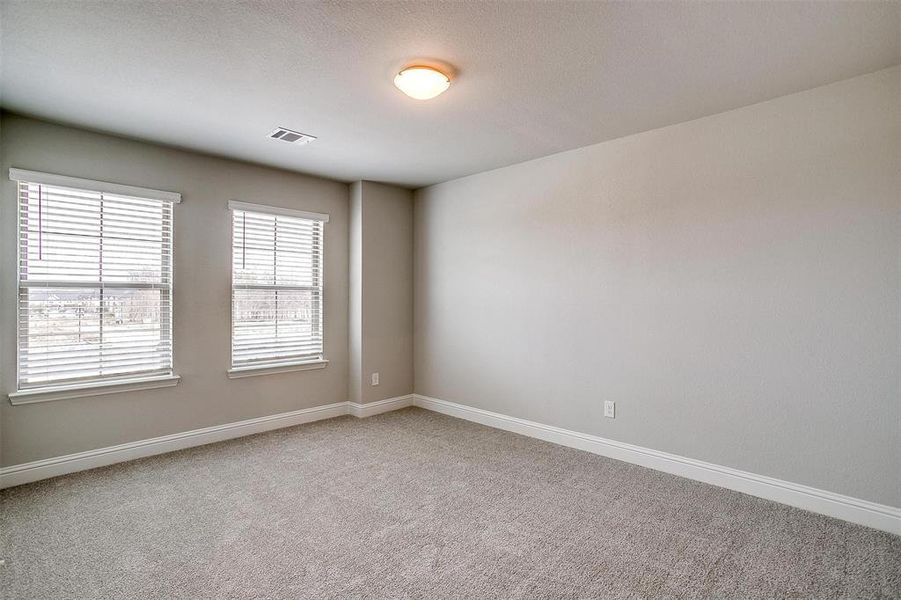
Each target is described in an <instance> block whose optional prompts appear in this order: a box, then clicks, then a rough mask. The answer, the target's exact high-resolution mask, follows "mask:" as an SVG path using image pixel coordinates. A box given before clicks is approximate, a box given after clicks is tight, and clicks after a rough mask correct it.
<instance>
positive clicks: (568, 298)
mask: <svg viewBox="0 0 901 600" xmlns="http://www.w3.org/2000/svg"><path fill="white" fill-rule="evenodd" d="M414 215H415V216H414V223H415V225H414V229H415V247H414V254H415V282H416V283H415V309H416V316H415V338H414V339H415V378H416V381H415V389H416V392H417V393H420V394H425V395H429V396H435V397H438V398H442V399H445V400H450V401H454V402H459V403H463V404H467V405H470V406H475V407H478V408H483V409H487V410H491V411H497V412H500V413H504V414H507V415H513V416H516V417H521V418H526V419H531V420H535V421H539V422H542V423H547V424H551V425H556V426H560V427H564V428H568V429H572V430H576V431H581V432H587V433H591V434H595V435H600V436H603V437H606V438H611V439H615V440H621V441H624V442H629V443H633V444H638V445H641V446H646V447H649V448H654V449H658V450H663V451H667V452H672V453H676V454H680V455H684V456H688V457H692V458H696V459H701V460H705V461H710V462H713V463H718V464H721V465H726V466H730V467H736V468H739V469H743V470H747V471H751V472H754V473H759V474H763V475H768V476H773V477H777V478H781V479H785V480H789V481H793V482H798V483H803V484H808V485H812V486H815V487H818V488H823V489H826V490H831V491H835V492H839V493H845V494H849V495H852V496H856V497H860V498H865V499H868V500H873V501H876V502H882V503H885V504H890V505H894V506H901V475H899V474H901V389H899V370H901V67H896V68H894V69H890V70H885V71H880V72H877V73H874V74H871V75H867V76H863V77H858V78H856V79H852V80H848V81H844V82H840V83H837V84H834V85H830V86H826V87H823V88H818V89H815V90H811V91H807V92H803V93H800V94H795V95H792V96H787V97H783V98H779V99H776V100H773V101H770V102H765V103H762V104H758V105H755V106H751V107H747V108H743V109H739V110H735V111H731V112H727V113H724V114H720V115H716V116H712V117H708V118H704V119H699V120H696V121H691V122H687V123H683V124H680V125H675V126H672V127H666V128H663V129H658V130H654V131H650V132H647V133H642V134H638V135H634V136H630V137H626V138H622V139H619V140H614V141H611V142H607V143H603V144H599V145H595V146H590V147H586V148H582V149H579V150H574V151H571V152H566V153H562V154H557V155H554V156H549V157H546V158H542V159H538V160H534V161H530V162H527V163H523V164H519V165H515V166H511V167H507V168H503V169H499V170H496V171H491V172H487V173H482V174H479V175H474V176H471V177H467V178H463V179H459V180H455V181H450V182H447V183H443V184H440V185H436V186H433V187H429V188H425V189H423V190H420V191H418V192H417V194H416V203H415V209H414ZM605 400H613V401H615V402H616V407H617V416H616V419H615V420H610V419H605V418H604V417H603V402H604V401H605Z"/></svg>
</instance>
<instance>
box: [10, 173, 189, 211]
mask: <svg viewBox="0 0 901 600" xmlns="http://www.w3.org/2000/svg"><path fill="white" fill-rule="evenodd" d="M9 178H10V179H11V180H12V181H18V182H23V183H38V184H41V185H52V186H57V187H64V188H71V189H75V190H91V191H96V192H105V193H108V194H117V195H120V196H130V197H134V198H150V199H153V200H162V201H163V202H173V203H176V204H177V203H179V202H181V194H179V193H178V192H167V191H164V190H154V189H151V188H145V187H138V186H134V185H124V184H121V183H110V182H108V181H96V180H93V179H82V178H80V177H69V176H68V175H56V174H54V173H41V172H40V171H27V170H25V169H15V168H11V169H10V170H9Z"/></svg>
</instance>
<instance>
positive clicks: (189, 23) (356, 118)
mask: <svg viewBox="0 0 901 600" xmlns="http://www.w3.org/2000/svg"><path fill="white" fill-rule="evenodd" d="M0 19H2V20H0V27H2V48H0V49H2V63H0V68H2V73H0V85H2V88H0V94H2V96H0V102H2V105H3V106H4V107H6V108H7V109H9V110H12V111H16V112H20V113H23V114H27V115H32V116H36V117H40V118H46V119H50V120H56V121H61V122H64V123H71V124H74V125H79V126H84V127H88V128H92V129H97V130H101V131H108V132H112V133H116V134H121V135H126V136H130V137H135V138H141V139H146V140H151V141H156V142H162V143H165V144H171V145H175V146H180V147H185V148H191V149H195V150H200V151H204V152H209V153H213V154H217V155H223V156H229V157H234V158H239V159H244V160H249V161H254V162H259V163H264V164H269V165H275V166H279V167H284V168H288V169H293V170H298V171H303V172H307V173H313V174H318V175H323V176H326V177H331V178H335V179H340V180H345V181H350V180H356V179H371V180H377V181H385V182H391V183H396V184H401V185H405V186H410V187H418V186H422V185H426V184H430V183H435V182H439V181H445V180H448V179H452V178H455V177H460V176H462V175H467V174H471V173H475V172H478V171H484V170H487V169H492V168H496V167H500V166H504V165H508V164H511V163H515V162H519V161H523V160H527V159H530V158H535V157H538V156H543V155H546V154H551V153H554V152H559V151H562V150H567V149H571V148H576V147H579V146H584V145H588V144H592V143H595V142H600V141H603V140H608V139H612V138H615V137H620V136H623V135H628V134H631V133H636V132H639V131H645V130H648V129H653V128H656V127H661V126H664V125H669V124H673V123H677V122H681V121H685V120H689V119H693V118H697V117H701V116H704V115H709V114H713V113H717V112H722V111H724V110H729V109H732V108H737V107H739V106H745V105H748V104H752V103H755V102H759V101H762V100H766V99H769V98H774V97H777V96H781V95H784V94H788V93H792V92H797V91H800V90H804V89H808V88H811V87H816V86H818V85H822V84H825V83H830V82H833V81H837V80H840V79H845V78H848V77H852V76H855V75H859V74H863V73H867V72H870V71H874V70H877V69H881V68H884V67H888V66H891V65H893V64H897V63H898V62H901V33H899V32H901V3H898V2H891V3H878V2H835V3H830V2H754V3H740V2H722V3H693V4H682V3H674V2H667V3H646V2H634V3H600V2H597V3H594V2H579V3H575V2H572V3H571V2H534V3H533V2H517V3H512V2H503V3H500V2H491V3H489V2H465V3H462V2H460V3H458V2H446V3H445V2H425V1H424V2H410V3H393V2H374V3H365V2H328V3H313V2H193V1H181V2H178V3H176V2H102V3H101V2H91V1H84V2H76V1H72V2H41V1H36V0H33V1H28V2H7V1H4V2H3V3H2V13H0ZM422 57H425V58H434V59H442V60H445V61H448V62H450V63H452V64H453V65H455V66H456V67H457V69H458V70H459V73H458V76H457V80H456V81H455V82H454V84H453V85H452V86H451V88H450V90H448V91H447V92H446V93H445V94H444V95H442V96H439V97H438V98H437V99H435V100H431V101H428V102H417V101H414V100H411V99H409V98H407V97H406V96H403V95H402V94H401V93H400V92H398V91H397V90H396V89H395V88H394V87H393V86H392V83H391V82H392V77H393V75H394V73H395V72H396V71H397V70H398V69H399V68H400V67H401V66H403V65H404V64H405V63H407V62H408V61H411V60H413V59H417V58H422ZM276 126H284V127H288V128H291V129H295V130H298V131H302V132H305V133H310V134H313V135H316V136H318V137H319V140H317V141H316V142H314V143H313V144H310V145H307V146H291V145H288V144H285V143H281V142H277V141H272V140H269V139H267V137H266V135H267V133H268V132H269V131H271V130H272V129H273V128H275V127H276ZM23 166H25V167H27V165H23Z"/></svg>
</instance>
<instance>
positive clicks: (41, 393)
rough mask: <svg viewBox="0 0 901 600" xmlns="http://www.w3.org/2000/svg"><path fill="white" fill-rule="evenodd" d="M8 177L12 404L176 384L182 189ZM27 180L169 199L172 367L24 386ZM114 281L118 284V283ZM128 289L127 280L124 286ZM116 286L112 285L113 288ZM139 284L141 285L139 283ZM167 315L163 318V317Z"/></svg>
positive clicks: (21, 174) (23, 173)
mask: <svg viewBox="0 0 901 600" xmlns="http://www.w3.org/2000/svg"><path fill="white" fill-rule="evenodd" d="M9 179H10V180H11V181H13V182H14V183H15V186H14V188H13V189H14V190H15V195H16V199H15V202H16V235H15V237H16V240H15V243H16V258H15V261H16V263H15V271H16V275H15V277H16V284H15V288H14V291H15V295H16V299H15V305H16V322H15V325H14V327H15V331H16V334H15V354H14V356H15V361H16V373H15V380H16V384H15V391H13V392H10V393H9V394H7V396H8V398H9V401H10V403H11V404H14V405H18V404H30V403H35V402H45V401H52V400H62V399H67V398H79V397H85V396H97V395H104V394H112V393H119V392H125V391H132V390H147V389H156V388H162V387H171V386H174V385H176V384H177V383H178V382H179V380H180V377H179V376H178V375H177V374H176V371H175V327H174V324H175V317H174V313H175V310H174V302H173V300H174V288H175V264H174V263H175V205H176V204H179V203H180V202H181V194H180V193H178V192H170V191H165V190H156V189H152V188H144V187H138V186H132V185H125V184H119V183H111V182H107V181H98V180H93V179H84V178H80V177H70V176H67V175H57V174H53V173H43V172H40V171H29V170H25V169H17V168H10V169H9ZM22 183H26V184H38V185H47V186H51V187H60V188H70V189H74V190H79V191H88V192H95V193H101V194H103V193H108V194H114V195H121V196H131V197H135V198H137V199H142V200H157V201H160V202H169V203H171V204H172V206H171V207H170V209H169V210H170V216H169V219H170V227H169V254H168V259H169V260H168V276H169V285H168V289H167V292H168V296H169V315H168V318H169V326H168V329H169V343H170V357H171V360H170V369H169V371H168V372H166V373H159V372H156V373H152V374H147V375H144V374H142V373H140V372H137V373H131V374H126V375H122V376H121V377H100V378H86V379H83V380H69V381H62V382H49V383H46V384H37V385H29V386H26V387H21V381H20V376H21V373H20V369H21V356H20V355H21V350H22V343H23V341H22V339H21V334H22V331H21V327H20V317H21V306H20V304H21V303H20V297H21V291H22V289H23V288H22V285H21V284H22V278H21V276H22V274H21V270H20V268H21V265H22V254H21V253H22V229H21V225H22V223H21V221H22V220H21V211H22V205H21V197H20V190H19V186H20V184H22ZM94 283H95V282H86V283H85V287H86V288H92V287H96V286H95V285H93V284H94ZM114 287H115V286H114ZM122 288H123V289H128V288H127V286H122ZM111 289H112V288H111ZM135 289H137V288H135ZM162 318H163V317H162V315H161V317H160V319H161V320H162Z"/></svg>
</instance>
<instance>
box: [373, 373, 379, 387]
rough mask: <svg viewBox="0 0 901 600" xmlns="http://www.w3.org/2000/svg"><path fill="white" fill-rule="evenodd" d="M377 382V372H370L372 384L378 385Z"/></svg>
mask: <svg viewBox="0 0 901 600" xmlns="http://www.w3.org/2000/svg"><path fill="white" fill-rule="evenodd" d="M378 384H379V374H378V373H373V374H372V385H378Z"/></svg>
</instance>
